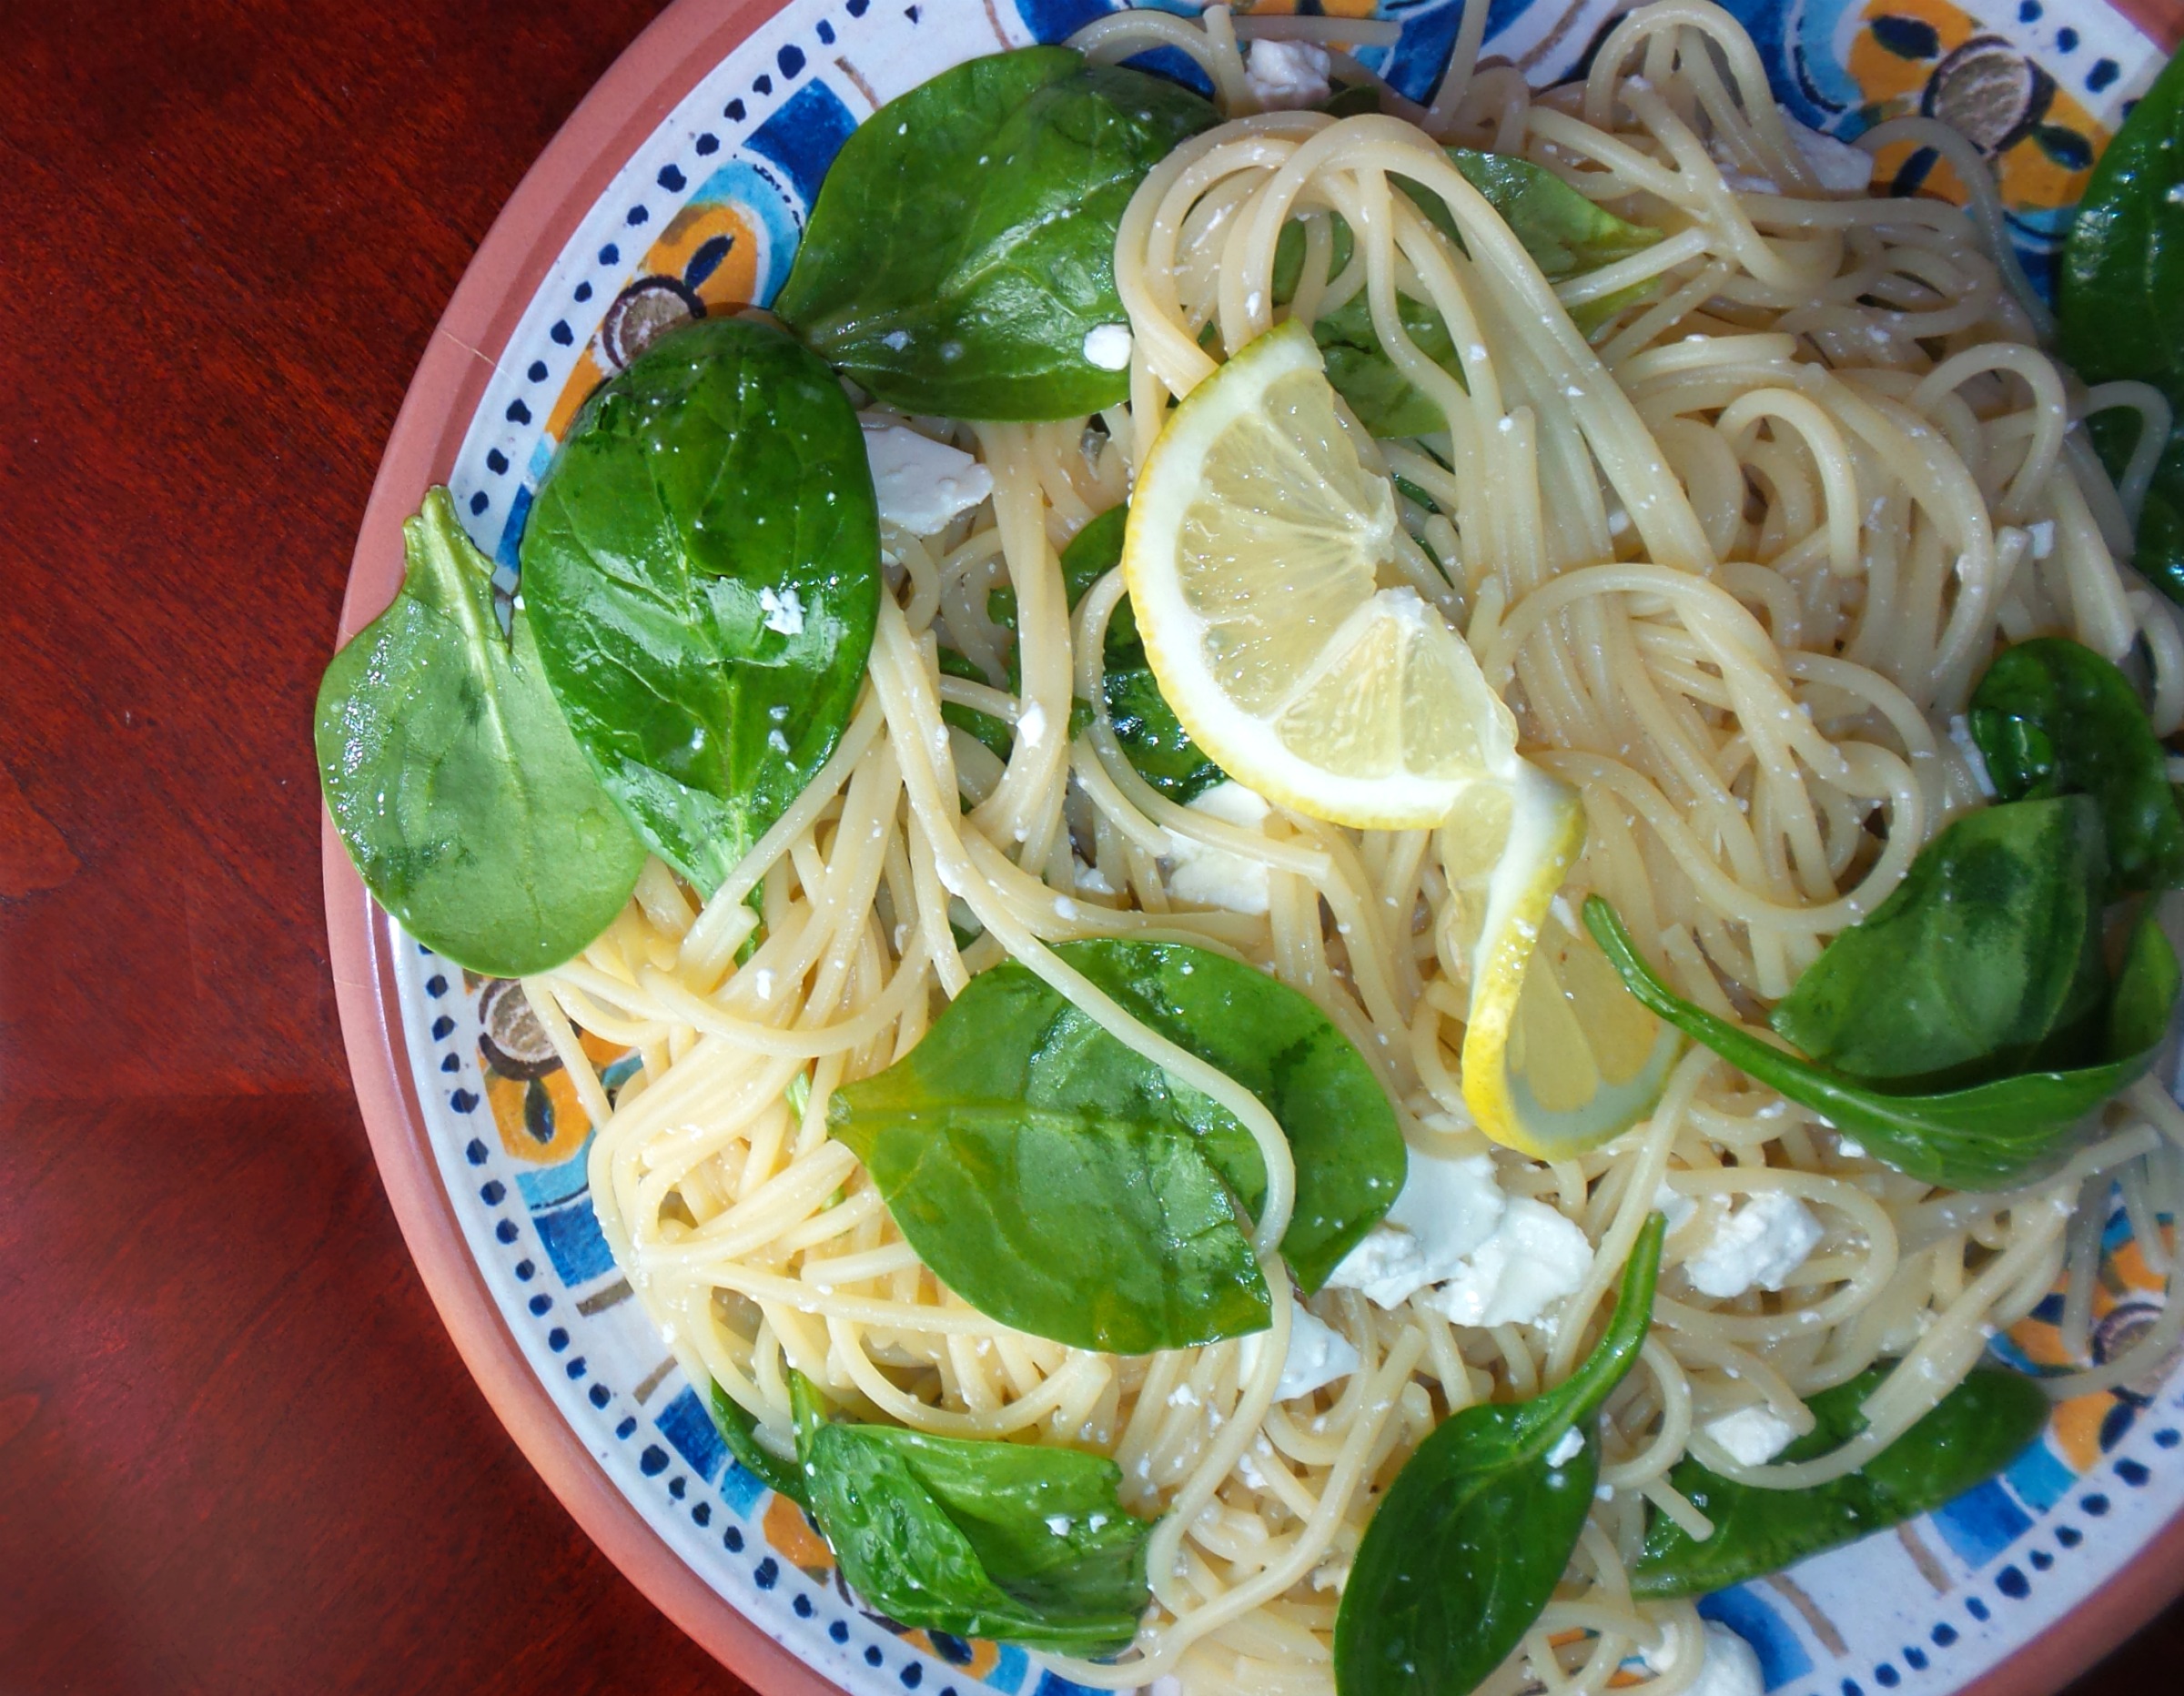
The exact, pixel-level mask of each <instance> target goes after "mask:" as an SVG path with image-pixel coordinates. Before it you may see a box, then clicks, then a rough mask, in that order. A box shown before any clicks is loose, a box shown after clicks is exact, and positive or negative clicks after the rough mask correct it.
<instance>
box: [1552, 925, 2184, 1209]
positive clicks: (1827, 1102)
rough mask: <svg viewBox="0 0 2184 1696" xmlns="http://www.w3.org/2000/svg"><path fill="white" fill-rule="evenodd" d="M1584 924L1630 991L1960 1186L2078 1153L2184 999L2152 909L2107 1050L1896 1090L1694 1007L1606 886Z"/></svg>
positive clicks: (2016, 1175)
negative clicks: (2083, 1135)
mask: <svg viewBox="0 0 2184 1696" xmlns="http://www.w3.org/2000/svg"><path fill="white" fill-rule="evenodd" d="M1585 924H1586V926H1587V927H1588V928H1589V929H1590V930H1591V931H1592V933H1593V938H1594V940H1595V941H1597V942H1598V943H1599V944H1600V945H1601V947H1602V949H1603V951H1604V952H1605V953H1606V954H1607V956H1608V958H1609V959H1610V960H1611V961H1612V962H1613V964H1614V966H1615V969H1616V971H1618V972H1619V973H1621V974H1622V975H1623V982H1624V984H1627V985H1629V987H1630V991H1631V994H1633V995H1635V996H1637V997H1638V999H1639V1000H1640V1001H1641V1002H1642V1003H1643V1004H1645V1006H1646V1007H1648V1008H1649V1009H1650V1010H1651V1011H1652V1012H1653V1014H1655V1015H1657V1016H1659V1017H1660V1018H1663V1019H1665V1020H1666V1021H1667V1022H1668V1023H1669V1024H1671V1025H1674V1026H1675V1027H1676V1028H1677V1029H1678V1030H1680V1031H1682V1032H1683V1033H1684V1035H1686V1036H1689V1037H1691V1038H1693V1039H1694V1041H1697V1042H1701V1043H1704V1044H1705V1045H1706V1046H1707V1047H1709V1048H1711V1049H1713V1050H1714V1053H1716V1054H1718V1055H1721V1056H1722V1057H1723V1058H1724V1060H1727V1061H1728V1062H1729V1063H1730V1064H1731V1065H1734V1066H1736V1067H1737V1068H1739V1069H1740V1070H1741V1071H1743V1072H1744V1074H1745V1075H1747V1076H1750V1077H1752V1078H1754V1079H1756V1080H1757V1081H1758V1082H1760V1083H1762V1084H1764V1085H1768V1086H1769V1087H1770V1088H1772V1089H1775V1090H1779V1091H1780V1092H1781V1093H1782V1094H1783V1095H1786V1096H1787V1097H1788V1098H1789V1099H1790V1100H1792V1101H1795V1102H1798V1103H1801V1104H1802V1105H1805V1106H1807V1107H1810V1108H1812V1109H1813V1111H1814V1112H1815V1113H1817V1114H1819V1115H1821V1116H1823V1117H1824V1118H1825V1119H1826V1121H1827V1122H1828V1123H1829V1124H1830V1125H1833V1126H1835V1128H1836V1129H1838V1130H1840V1131H1843V1132H1845V1133H1847V1134H1848V1135H1850V1136H1855V1138H1856V1139H1857V1140H1858V1141H1859V1142H1861V1143H1863V1144H1865V1145H1866V1147H1867V1148H1868V1149H1870V1150H1871V1151H1872V1152H1873V1154H1874V1156H1875V1157H1876V1158H1877V1159H1880V1160H1883V1161H1886V1163H1887V1164H1888V1165H1890V1166H1894V1167H1895V1168H1896V1170H1897V1171H1899V1172H1905V1173H1908V1174H1909V1175H1910V1176H1913V1177H1916V1178H1919V1179H1921V1180H1923V1181H1924V1182H1926V1183H1928V1184H1937V1185H1942V1186H1946V1187H1948V1188H1951V1189H1974V1190H1978V1189H2000V1188H2003V1187H2005V1186H2007V1185H2009V1184H2011V1183H2013V1182H2015V1181H2017V1179H2020V1178H2022V1177H2024V1176H2027V1174H2029V1173H2031V1172H2034V1171H2036V1170H2037V1169H2039V1168H2041V1167H2042V1166H2048V1165H2050V1164H2052V1163H2053V1162H2054V1161H2056V1160H2057V1159H2058V1158H2059V1157H2060V1156H2062V1155H2064V1154H2065V1153H2067V1152H2068V1148H2069V1146H2070V1144H2071V1142H2072V1141H2073V1139H2074V1138H2075V1136H2076V1135H2077V1133H2078V1130H2079V1129H2080V1128H2081V1127H2082V1126H2083V1125H2084V1124H2085V1122H2086V1120H2087V1118H2088V1116H2090V1115H2091V1114H2092V1113H2093V1111H2094V1110H2095V1109H2096V1108H2098V1106H2099V1105H2101V1104H2102V1103H2103V1102H2105V1101H2106V1100H2108V1097H2109V1096H2111V1095H2114V1094H2115V1093H2116V1092H2117V1091H2118V1090H2119V1089H2121V1088H2122V1087H2123V1086H2124V1085H2126V1084H2128V1083H2130V1082H2132V1081H2133V1080H2134V1079H2136V1078H2138V1077H2140V1076H2142V1075H2144V1074H2145V1072H2146V1070H2147V1068H2148V1067H2149V1066H2150V1065H2152V1064H2153V1060H2154V1051H2155V1048H2156V1047H2157V1046H2158V1045H2159V1043H2160V1042H2161V1039H2162V1038H2163V1037H2164V1036H2165V1035H2167V1034H2168V1030H2169V1014H2170V1012H2171V1010H2172V1009H2173V1008H2174V1007H2175V1005H2176V1000H2177V982H2178V974H2177V957H2176V955H2175V954H2174V953H2173V952H2172V951H2171V950H2170V948H2169V942H2168V939H2167V938H2165V937H2164V936H2163V935H2162V934H2161V930H2160V927H2159V925H2158V924H2155V923H2154V921H2153V918H2152V916H2151V915H2150V914H2149V915H2148V916H2147V917H2145V918H2144V919H2142V920H2141V921H2140V923H2139V926H2138V928H2137V929H2136V930H2135V931H2133V933H2132V934H2131V939H2130V943H2129V945H2128V948H2127V950H2126V952H2125V955H2124V962H2123V969H2122V971H2121V972H2120V973H2119V974H2118V977H2117V982H2116V986H2115V990H2114V992H2113V994H2111V995H2110V997H2109V1000H2108V1017H2107V1041H2106V1044H2105V1045H2104V1046H2105V1049H2106V1053H2107V1055H2108V1058H2105V1059H2103V1060H2101V1061H2099V1062H2098V1063H2097V1064H2095V1065H2083V1066H2078V1067H2076V1068H2074V1069H2072V1070H2068V1071H2041V1072H2026V1073H2022V1074H2020V1075H2017V1076H2016V1077H2005V1078H1998V1079H1996V1080H1995V1081H1993V1082H1991V1083H1987V1084H1980V1085H1973V1086H1972V1087H1969V1088H1965V1089H1957V1090H1949V1091H1944V1092H1942V1093H1940V1094H1936V1095H1911V1094H1896V1093H1892V1092H1891V1091H1888V1090H1886V1089H1882V1088H1878V1087H1875V1086H1873V1085H1868V1084H1866V1083H1865V1082H1863V1081H1861V1080H1860V1079H1857V1078H1855V1077H1851V1076H1848V1075H1845V1074H1843V1073H1840V1072H1837V1071H1835V1070H1834V1069H1833V1068H1831V1067H1827V1066H1823V1065H1815V1064H1814V1063H1813V1062H1812V1061H1810V1060H1805V1059H1801V1058H1800V1057H1799V1056H1797V1055H1793V1054H1788V1053H1785V1051H1784V1050H1782V1049H1780V1048H1776V1047H1775V1046H1774V1045H1772V1044H1770V1043H1765V1042H1763V1041H1761V1040H1760V1039H1759V1038H1758V1037H1756V1036H1754V1035H1751V1034H1750V1033H1749V1032H1747V1031H1744V1030H1742V1029H1740V1028H1739V1027H1738V1026H1736V1025H1732V1024H1730V1023H1729V1022H1728V1021H1727V1020H1725V1019H1718V1018H1716V1017H1714V1015H1713V1014H1711V1013H1708V1012H1705V1011H1704V1009H1702V1008H1699V1007H1694V1006H1693V1005H1692V1004H1691V1003H1689V1002H1687V1001H1685V1000H1684V999H1682V998H1681V997H1680V996H1678V995H1677V994H1675V992H1674V991H1673V990H1671V989H1670V988H1669V987H1668V985H1667V984H1663V982H1662V981H1661V980H1660V978H1658V977H1657V976H1655V975H1654V974H1653V968H1652V967H1650V966H1649V965H1647V964H1646V963H1645V961H1644V960H1643V958H1641V957H1640V955H1639V954H1638V951H1637V950H1636V949H1635V948H1634V947H1633V946H1632V944H1631V938H1630V934H1629V933H1628V932H1627V931H1625V930H1624V929H1623V922H1622V921H1621V920H1620V919H1618V918H1617V917H1616V916H1615V910H1614V908H1613V907H1611V906H1610V905H1609V904H1607V903H1606V902H1605V901H1603V900H1602V899H1601V898H1600V897H1599V896H1597V895H1595V896H1593V897H1592V898H1591V899H1589V900H1588V901H1587V902H1586V903H1585Z"/></svg>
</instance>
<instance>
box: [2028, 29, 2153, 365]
mask: <svg viewBox="0 0 2184 1696" xmlns="http://www.w3.org/2000/svg"><path fill="white" fill-rule="evenodd" d="M2179 184H2184V54H2179V55H2178V56H2176V57H2175V58H2172V59H2171V60H2169V66H2168V68H2167V69H2165V70H2164V71H2163V72H2162V73H2161V75H2160V76H2158V77H2156V78H2155V79H2154V84H2153V86H2152V87H2150V88H2149V89H2148V90H2147V91H2146V93H2145V95H2144V96H2142V97H2141V98H2140V99H2139V104H2138V105H2137V106H2135V107H2134V108H2133V109H2132V112H2131V115H2130V116H2129V117H2128V118H2126V119H2125V120H2124V124H2123V127H2122V128H2121V129H2119V130H2118V131H2117V132H2116V135H2115V137H2114V139H2113V140H2111V141H2110V142H2109V143H2108V148H2107V150H2106V151H2105V152H2104V153H2103V154H2102V155H2101V156H2100V163H2099V164H2098V165H2096V166H2095V167H2093V175H2092V177H2091V179H2090V180H2089V181H2088V183H2087V185H2086V193H2085V197H2084V198H2083V199H2081V200H2080V201H2079V202H2078V215H2077V217H2076V218H2075V219H2074V220H2073V221H2072V223H2071V226H2070V234H2069V237H2068V240H2067V241H2066V242H2065V243H2064V246H2063V265H2062V275H2061V278H2060V280H2059V284H2058V297H2059V298H2058V305H2059V307H2060V308H2061V310H2060V314H2059V318H2060V322H2059V325H2058V328H2059V329H2060V331H2061V341H2062V351H2063V357H2064V358H2067V359H2068V360H2069V361H2070V363H2071V365H2073V366H2074V367H2076V368H2077V370H2078V375H2079V376H2081V377H2083V378H2084V379H2086V380H2087V381H2088V382H2091V383H2102V382H2108V381H2109V380H2110V379H2117V378H2136V379H2142V380H2144V381H2146V382H2149V383H2154V384H2156V385H2158V386H2159V387H2160V388H2161V389H2163V390H2165V391H2166V392H2167V393H2168V394H2169V399H2170V400H2171V402H2172V403H2174V402H2179V401H2184V198H2178V197H2173V196H2172V194H2171V191H2172V190H2173V189H2175V188H2176V187H2178V186H2179Z"/></svg>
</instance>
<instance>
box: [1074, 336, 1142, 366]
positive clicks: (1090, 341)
mask: <svg viewBox="0 0 2184 1696" xmlns="http://www.w3.org/2000/svg"><path fill="white" fill-rule="evenodd" d="M1083 346H1084V354H1085V363H1086V364H1087V365H1097V367H1099V368H1100V369H1101V370H1103V371H1119V370H1121V369H1123V368H1125V367H1126V366H1127V365H1128V364H1129V362H1130V350H1131V348H1133V347H1135V346H1136V344H1135V343H1134V342H1132V341H1131V339H1130V327H1129V326H1128V325H1127V324H1102V325H1100V326H1099V328H1097V329H1088V330H1087V331H1086V332H1085V339H1084V344H1083Z"/></svg>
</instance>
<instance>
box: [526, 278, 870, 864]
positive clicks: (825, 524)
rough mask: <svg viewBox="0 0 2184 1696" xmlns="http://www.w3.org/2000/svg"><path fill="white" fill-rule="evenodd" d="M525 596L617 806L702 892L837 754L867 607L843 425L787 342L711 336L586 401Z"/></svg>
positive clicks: (658, 355)
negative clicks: (833, 754) (828, 760)
mask: <svg viewBox="0 0 2184 1696" xmlns="http://www.w3.org/2000/svg"><path fill="white" fill-rule="evenodd" d="M522 561H523V595H524V599H525V601H526V603H527V604H528V606H529V607H530V610H531V615H532V617H533V618H534V619H535V621H537V624H538V631H539V650H540V653H541V657H542V658H543V660H544V661H545V665H546V676H547V680H548V681H550V682H551V684H552V685H553V692H554V694H555V695H556V697H558V698H559V700H560V702H561V710H562V712H565V713H566V714H567V715H568V719H569V726H570V728H571V730H573V731H574V732H576V740H577V742H579V743H580V744H581V746H582V748H583V750H584V752H586V753H587V754H589V755H590V756H591V763H592V765H593V766H594V768H595V769H596V770H597V771H598V772H599V774H600V777H601V780H602V782H605V784H606V786H607V790H608V792H609V793H611V794H612V796H613V797H614V798H615V800H616V801H617V802H619V803H621V804H622V810H623V811H624V812H625V813H627V814H628V815H629V817H630V820H631V822H632V823H634V824H635V825H636V827H637V829H638V831H639V833H641V834H642V836H643V837H644V839H645V840H646V841H647V842H648V843H651V844H652V850H653V852H654V853H657V854H659V856H660V857H661V858H662V860H665V861H666V862H667V863H669V864H670V865H672V866H673V867H674V868H675V869H676V870H677V871H678V872H680V873H682V875H683V876H685V877H687V878H689V879H690V880H691V881H692V882H693V883H696V884H697V885H698V886H699V887H700V888H701V889H703V890H704V891H705V892H706V893H712V891H713V890H714V889H716V888H718V887H719V886H720V884H721V883H722V881H723V879H724V878H726V877H727V875H728V873H730V872H732V871H733V869H734V868H735V864H736V862H737V861H739V860H740V859H742V858H743V854H744V853H745V852H746V851H747V850H748V849H749V848H750V846H751V844H752V843H754V842H755V841H757V839H758V838H759V836H760V835H762V834H763V833H764V831H765V829H766V827H767V826H768V825H769V824H771V823H773V821H774V820H775V819H777V818H779V817H780V816H781V814H782V813H783V812H784V811H785V810H786V809H787V807H788V805H789V803H791V802H793V801H794V799H795V798H796V796H797V794H798V793H799V792H801V791H802V790H803V788H804V784H805V783H807V782H810V781H811V778H812V774H813V773H814V772H816V771H817V770H818V769H819V768H820V766H822V765H824V763H825V762H826V759H827V756H828V755H829V754H831V753H833V752H834V745H835V743H836V742H839V741H840V740H841V736H842V730H843V727H844V725H845V724H846V723H847V722H848V721H849V714H850V710H851V708H852V707H853V706H854V704H855V702H856V696H857V691H858V689H859V688H860V687H861V686H862V684H863V682H864V659H865V655H866V653H867V652H868V651H870V649H871V646H872V631H873V624H874V621H875V619H876V618H877V617H878V614H879V604H880V599H879V598H880V562H879V561H880V541H879V520H878V516H877V512H876V509H875V505H874V501H873V492H872V473H871V469H870V468H869V467H868V466H867V464H866V462H865V459H864V435H863V432H862V431H861V430H860V429H858V427H857V416H856V413H855V412H854V410H853V409H851V407H850V404H849V400H848V399H847V397H845V396H844V394H843V392H842V386H841V385H840V384H839V383H838V382H836V381H835V379H834V374H833V373H832V372H831V371H829V370H828V369H827V368H826V367H825V366H824V365H822V364H821V363H820V362H819V361H818V360H817V359H815V358H813V357H812V356H811V355H810V354H809V353H807V352H805V351H804V349H803V348H800V347H798V346H797V345H796V344H795V343H794V341H792V340H791V339H790V338H788V337H786V336H784V335H783V334H782V333H781V332H780V331H779V330H777V329H774V328H771V327H770V326H767V325H764V324H760V323H757V322H754V321H752V320H748V319H735V318H727V319H714V318H709V319H706V320H704V321H703V322H700V323H698V324H694V325H693V326H691V327H690V328H687V329H682V330H678V331H677V332H676V333H675V334H674V335H672V336H668V337H663V338H662V339H661V340H659V341H657V342H655V343H654V344H653V345H652V347H651V348H647V349H646V350H645V351H644V352H643V353H642V354H641V355H640V356H639V357H638V358H637V359H636V360H635V361H634V362H633V363H632V365H631V366H630V368H629V369H627V370H626V371H623V372H622V374H621V375H620V376H618V377H616V378H614V379H612V380H611V381H610V382H608V383H607V384H606V385H605V386H604V387H603V388H602V389H600V390H599V392H598V393H597V394H595V395H593V396H592V397H591V399H589V400H588V401H586V402H585V403H584V408H583V410H582V411H581V412H580V413H579V414H578V415H577V418H576V422H575V424H574V425H573V426H572V427H571V429H570V432H569V439H567V440H566V441H564V442H563V443H562V444H561V451H560V452H559V453H558V454H556V455H555V456H554V460H553V463H552V464H551V466H550V467H548V468H547V471H546V475H545V477H544V478H543V479H542V480H541V482H540V484H539V492H538V496H537V499H536V500H535V501H534V503H533V504H532V507H531V520H530V523H529V525H528V526H527V528H526V529H525V531H524V535H523V550H522Z"/></svg>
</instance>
